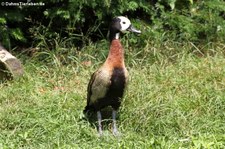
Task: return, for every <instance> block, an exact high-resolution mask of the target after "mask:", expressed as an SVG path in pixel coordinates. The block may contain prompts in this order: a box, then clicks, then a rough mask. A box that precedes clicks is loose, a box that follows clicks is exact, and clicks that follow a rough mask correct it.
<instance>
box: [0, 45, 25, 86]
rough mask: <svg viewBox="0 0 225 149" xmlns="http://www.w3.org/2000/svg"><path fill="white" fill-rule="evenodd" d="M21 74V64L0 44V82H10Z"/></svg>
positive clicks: (22, 71)
mask: <svg viewBox="0 0 225 149" xmlns="http://www.w3.org/2000/svg"><path fill="white" fill-rule="evenodd" d="M23 73H24V70H23V66H22V64H21V62H20V61H19V60H18V59H17V58H16V57H15V56H13V55H12V54H10V53H9V52H8V51H7V50H6V49H5V48H4V47H3V46H1V44H0V82H2V81H5V80H11V79H13V78H16V77H18V76H21V75H22V74H23Z"/></svg>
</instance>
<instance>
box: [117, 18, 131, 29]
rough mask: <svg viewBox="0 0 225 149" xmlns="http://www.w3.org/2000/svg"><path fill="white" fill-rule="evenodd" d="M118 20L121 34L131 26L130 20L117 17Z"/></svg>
mask: <svg viewBox="0 0 225 149" xmlns="http://www.w3.org/2000/svg"><path fill="white" fill-rule="evenodd" d="M118 18H119V19H120V26H121V29H120V31H122V32H123V31H126V30H127V29H128V28H129V27H130V26H131V22H130V20H129V19H128V18H126V17H123V16H119V17H118Z"/></svg>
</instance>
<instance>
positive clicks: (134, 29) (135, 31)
mask: <svg viewBox="0 0 225 149" xmlns="http://www.w3.org/2000/svg"><path fill="white" fill-rule="evenodd" d="M127 30H128V31H130V32H134V33H137V34H141V31H140V30H137V29H136V28H134V27H133V26H132V25H130V27H129V28H128V29H127Z"/></svg>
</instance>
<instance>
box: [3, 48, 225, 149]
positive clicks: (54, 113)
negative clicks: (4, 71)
mask: <svg viewBox="0 0 225 149" xmlns="http://www.w3.org/2000/svg"><path fill="white" fill-rule="evenodd" d="M125 47H126V46H125ZM220 47H221V49H219V50H218V51H224V47H225V46H224V45H223V46H220ZM91 48H92V49H90V50H84V52H83V53H82V54H81V53H76V54H77V55H75V56H74V57H72V58H71V57H70V58H71V59H70V60H71V62H70V63H69V64H61V63H60V62H59V61H58V58H57V57H54V58H52V64H48V65H45V64H44V63H40V62H37V61H36V60H33V59H26V58H24V57H22V58H21V59H22V61H23V63H24V67H25V70H26V73H25V75H24V77H22V78H19V79H16V80H13V81H10V82H8V83H2V84H0V90H1V92H0V149H1V148H3V149H8V148H29V149H31V148H43V149H46V148H87V149H89V148H140V149H142V148H225V125H224V122H225V56H224V54H221V53H219V52H218V53H217V52H215V53H214V54H213V55H211V54H204V55H200V56H199V55H198V54H196V53H195V52H182V51H187V49H188V48H189V47H186V49H185V47H184V49H180V51H181V52H180V53H178V54H171V53H170V54H168V53H169V52H170V50H171V48H168V49H165V50H167V52H168V53H167V55H164V54H165V52H158V53H157V47H155V48H149V47H148V46H147V47H145V48H144V49H143V51H142V53H138V52H136V51H132V49H129V48H128V50H127V51H126V62H127V67H128V70H129V74H130V82H129V87H128V89H127V92H126V95H125V97H124V101H123V104H122V107H121V108H120V111H119V113H120V115H119V117H118V126H119V130H120V132H121V134H122V135H121V136H120V137H114V136H113V135H112V133H111V130H110V128H111V126H110V123H109V121H110V120H105V123H104V124H105V125H104V136H103V137H98V135H97V131H96V128H95V126H94V125H93V124H90V123H89V122H87V121H86V120H85V119H84V118H83V114H82V111H83V109H84V107H85V105H86V88H87V83H88V81H89V78H90V75H91V73H92V72H94V70H96V68H98V66H99V65H100V64H101V63H102V61H103V60H104V57H105V55H106V54H107V52H108V51H107V50H105V49H104V48H102V49H100V52H98V51H97V50H99V47H98V46H93V47H91ZM126 48H127V47H126ZM176 48H177V47H175V49H176ZM87 49H88V47H87ZM207 50H209V53H210V49H207ZM90 51H92V53H91V54H90ZM96 51H97V52H96ZM103 51H104V52H103ZM161 51H162V50H161ZM85 52H86V53H85ZM127 53H130V54H127ZM200 54H202V53H201V52H200ZM99 55H101V56H102V55H103V56H102V58H98V56H99ZM168 55H170V56H168Z"/></svg>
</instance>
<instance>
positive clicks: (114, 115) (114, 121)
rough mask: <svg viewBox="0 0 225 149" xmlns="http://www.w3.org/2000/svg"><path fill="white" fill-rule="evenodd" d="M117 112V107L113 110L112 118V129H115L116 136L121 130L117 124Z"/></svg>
mask: <svg viewBox="0 0 225 149" xmlns="http://www.w3.org/2000/svg"><path fill="white" fill-rule="evenodd" d="M116 113H117V111H116V110H115V109H113V111H112V120H113V121H112V131H113V135H114V136H118V135H119V131H118V129H117V126H116Z"/></svg>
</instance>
